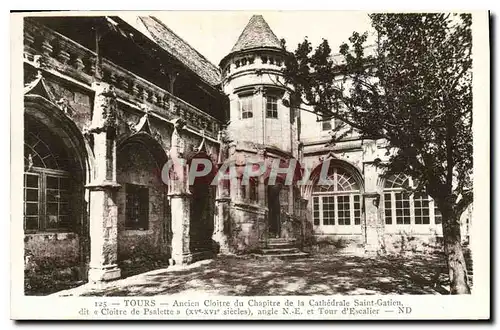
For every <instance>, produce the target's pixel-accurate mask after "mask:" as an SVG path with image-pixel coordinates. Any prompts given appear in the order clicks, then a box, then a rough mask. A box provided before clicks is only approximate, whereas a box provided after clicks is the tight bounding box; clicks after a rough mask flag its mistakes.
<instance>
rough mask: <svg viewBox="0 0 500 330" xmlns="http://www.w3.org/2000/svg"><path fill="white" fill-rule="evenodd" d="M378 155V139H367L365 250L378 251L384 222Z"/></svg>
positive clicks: (364, 199) (365, 149)
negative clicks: (377, 164)
mask: <svg viewBox="0 0 500 330" xmlns="http://www.w3.org/2000/svg"><path fill="white" fill-rule="evenodd" d="M376 157H377V144H376V141H370V140H369V141H366V142H365V144H364V145H363V172H364V178H365V193H364V194H363V205H364V210H365V223H364V226H363V228H364V235H365V240H366V241H365V252H366V253H378V252H380V251H381V248H382V244H381V242H382V240H383V223H382V219H381V217H380V215H379V205H380V193H379V191H378V190H379V188H378V186H377V182H378V177H379V173H378V170H377V167H376V166H375V164H374V161H375V158H376Z"/></svg>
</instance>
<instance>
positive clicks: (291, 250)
mask: <svg viewBox="0 0 500 330" xmlns="http://www.w3.org/2000/svg"><path fill="white" fill-rule="evenodd" d="M298 252H300V250H299V249H298V248H295V247H292V248H282V249H272V248H264V249H260V251H259V253H261V254H289V253H298Z"/></svg>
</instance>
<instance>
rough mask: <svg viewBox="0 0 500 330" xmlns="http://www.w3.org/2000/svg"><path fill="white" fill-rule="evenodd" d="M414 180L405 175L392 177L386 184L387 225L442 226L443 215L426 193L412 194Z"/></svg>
mask: <svg viewBox="0 0 500 330" xmlns="http://www.w3.org/2000/svg"><path fill="white" fill-rule="evenodd" d="M414 187H416V184H415V182H413V180H412V179H411V178H410V177H408V176H406V175H403V174H397V175H392V176H390V177H388V178H387V179H386V180H385V184H384V217H385V224H386V225H412V224H415V225H429V224H433V223H434V224H440V223H441V213H440V212H439V210H438V209H437V206H436V205H435V203H434V201H433V200H432V198H430V197H429V196H428V195H427V194H425V193H420V192H411V191H410V189H411V188H414Z"/></svg>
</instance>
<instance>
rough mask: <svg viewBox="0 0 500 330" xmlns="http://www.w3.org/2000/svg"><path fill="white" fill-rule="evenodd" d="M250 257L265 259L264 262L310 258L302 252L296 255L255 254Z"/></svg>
mask: <svg viewBox="0 0 500 330" xmlns="http://www.w3.org/2000/svg"><path fill="white" fill-rule="evenodd" d="M250 256H251V257H253V258H256V259H264V260H273V259H281V260H293V259H300V258H307V257H309V253H305V252H300V251H299V252H295V253H280V254H258V253H253V254H251V255H250Z"/></svg>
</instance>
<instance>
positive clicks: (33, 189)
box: [23, 168, 71, 232]
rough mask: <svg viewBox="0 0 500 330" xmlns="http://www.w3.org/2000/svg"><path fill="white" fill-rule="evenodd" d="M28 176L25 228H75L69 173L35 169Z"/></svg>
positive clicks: (25, 185) (60, 229)
mask: <svg viewBox="0 0 500 330" xmlns="http://www.w3.org/2000/svg"><path fill="white" fill-rule="evenodd" d="M32 171H34V172H26V173H24V203H23V204H24V208H23V211H24V229H25V230H26V231H28V232H34V231H42V230H45V231H62V230H70V229H71V221H70V220H71V209H70V202H69V199H70V196H71V194H70V189H69V188H70V183H69V178H68V177H67V175H66V174H65V173H62V172H57V171H55V170H52V171H49V170H42V169H37V168H32Z"/></svg>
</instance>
